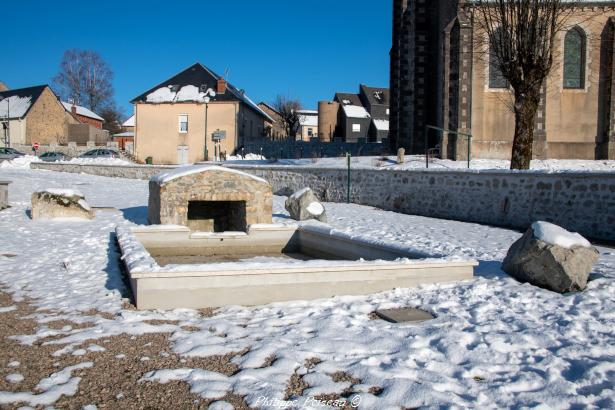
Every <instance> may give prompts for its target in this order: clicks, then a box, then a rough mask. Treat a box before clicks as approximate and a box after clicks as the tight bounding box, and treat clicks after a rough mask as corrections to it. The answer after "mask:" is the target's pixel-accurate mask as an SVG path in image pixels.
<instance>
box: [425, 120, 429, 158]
mask: <svg viewBox="0 0 615 410" xmlns="http://www.w3.org/2000/svg"><path fill="white" fill-rule="evenodd" d="M428 139H429V127H426V128H425V168H429V152H428V151H427V147H428V145H427V140H428Z"/></svg>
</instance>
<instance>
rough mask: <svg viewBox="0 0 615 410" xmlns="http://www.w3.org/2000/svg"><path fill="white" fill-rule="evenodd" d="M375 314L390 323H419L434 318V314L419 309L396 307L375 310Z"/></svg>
mask: <svg viewBox="0 0 615 410" xmlns="http://www.w3.org/2000/svg"><path fill="white" fill-rule="evenodd" d="M375 313H376V316H378V317H379V318H380V319H382V320H386V321H387V322H391V323H420V322H425V321H427V320H431V319H434V316H433V315H432V314H431V313H429V312H426V311H424V310H421V309H415V308H398V309H383V310H377V311H376V312H375Z"/></svg>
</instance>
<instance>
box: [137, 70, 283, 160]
mask: <svg viewBox="0 0 615 410" xmlns="http://www.w3.org/2000/svg"><path fill="white" fill-rule="evenodd" d="M132 102H133V104H134V107H135V122H134V132H135V137H134V138H135V139H134V153H135V156H136V158H137V160H139V161H143V162H146V161H147V162H152V163H154V164H188V163H194V162H198V161H204V160H206V161H207V160H208V161H211V160H216V159H218V158H219V157H220V156H226V155H232V154H234V153H235V152H236V151H237V149H238V148H240V147H241V146H242V145H243V144H245V143H247V142H253V141H257V140H259V139H261V138H264V134H265V121H268V120H271V119H270V118H269V117H268V116H267V114H265V113H264V112H263V111H262V110H261V109H260V108H258V107H257V106H256V105H255V104H254V103H252V101H251V100H249V98H248V97H247V96H246V95H245V93H243V92H241V91H239V90H238V89H236V88H235V87H233V86H232V85H231V84H229V83H227V82H226V81H225V80H224V79H222V78H221V77H219V76H217V75H216V74H214V73H213V72H212V71H210V70H209V69H207V68H206V67H204V66H203V65H201V64H198V63H197V64H195V65H193V66H191V67H189V68H188V69H186V70H184V71H182V72H180V73H179V74H177V75H176V76H174V77H172V78H170V79H169V80H166V81H164V82H163V83H161V84H159V85H158V86H156V87H154V88H152V89H151V90H149V91H147V92H146V93H144V94H142V95H141V96H139V97H137V98H136V99H134V100H133V101H132Z"/></svg>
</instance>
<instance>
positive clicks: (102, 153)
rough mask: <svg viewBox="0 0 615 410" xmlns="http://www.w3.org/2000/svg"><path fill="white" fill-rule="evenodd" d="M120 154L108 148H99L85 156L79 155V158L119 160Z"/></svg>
mask: <svg viewBox="0 0 615 410" xmlns="http://www.w3.org/2000/svg"><path fill="white" fill-rule="evenodd" d="M119 157H120V154H118V153H117V151H114V150H112V149H106V148H99V149H93V150H90V151H88V152H86V153H84V154H81V155H79V158H119Z"/></svg>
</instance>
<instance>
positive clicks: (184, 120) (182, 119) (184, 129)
mask: <svg viewBox="0 0 615 410" xmlns="http://www.w3.org/2000/svg"><path fill="white" fill-rule="evenodd" d="M179 132H180V133H182V134H186V133H188V115H186V114H179Z"/></svg>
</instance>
